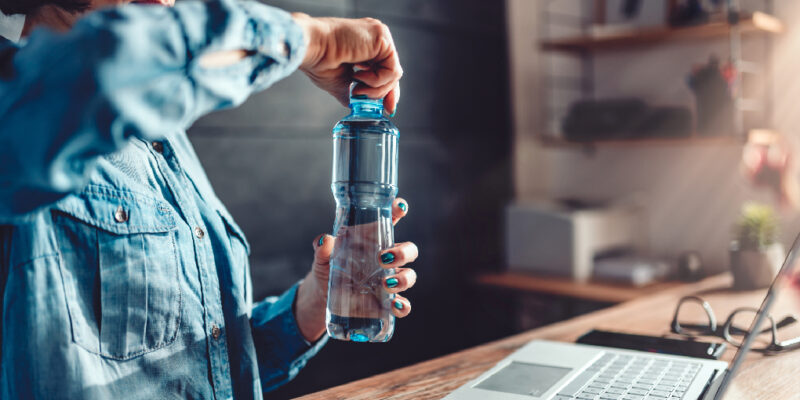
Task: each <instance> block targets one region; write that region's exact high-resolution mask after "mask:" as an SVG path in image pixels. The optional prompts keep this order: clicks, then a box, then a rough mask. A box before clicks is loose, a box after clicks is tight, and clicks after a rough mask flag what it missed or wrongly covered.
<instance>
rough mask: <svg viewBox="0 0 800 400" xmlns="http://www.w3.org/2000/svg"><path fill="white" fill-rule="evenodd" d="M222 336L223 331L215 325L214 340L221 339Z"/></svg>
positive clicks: (212, 332) (212, 331)
mask: <svg viewBox="0 0 800 400" xmlns="http://www.w3.org/2000/svg"><path fill="white" fill-rule="evenodd" d="M220 335H222V330H220V329H219V327H218V326H217V325H216V324H215V325H213V326H212V327H211V336H213V337H214V339H219V337H220Z"/></svg>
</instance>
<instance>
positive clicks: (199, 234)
mask: <svg viewBox="0 0 800 400" xmlns="http://www.w3.org/2000/svg"><path fill="white" fill-rule="evenodd" d="M194 235H195V236H197V238H198V239H202V238H203V236H205V235H206V233H205V232H204V231H203V229H202V228H200V227H199V226H198V227H196V228H194Z"/></svg>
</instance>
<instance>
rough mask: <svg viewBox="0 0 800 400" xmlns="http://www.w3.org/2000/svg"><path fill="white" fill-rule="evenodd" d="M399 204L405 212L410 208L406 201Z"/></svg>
mask: <svg viewBox="0 0 800 400" xmlns="http://www.w3.org/2000/svg"><path fill="white" fill-rule="evenodd" d="M397 206H398V207H400V209H401V210H403V212H406V210H407V209H408V206H407V205H406V203H400V204H398V205H397Z"/></svg>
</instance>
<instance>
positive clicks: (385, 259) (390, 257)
mask: <svg viewBox="0 0 800 400" xmlns="http://www.w3.org/2000/svg"><path fill="white" fill-rule="evenodd" d="M393 261H394V254H392V253H383V254H381V262H382V263H384V264H391V263H392V262H393Z"/></svg>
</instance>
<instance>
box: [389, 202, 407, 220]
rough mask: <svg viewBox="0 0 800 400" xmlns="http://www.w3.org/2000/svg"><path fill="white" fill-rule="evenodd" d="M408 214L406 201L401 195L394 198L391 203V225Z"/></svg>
mask: <svg viewBox="0 0 800 400" xmlns="http://www.w3.org/2000/svg"><path fill="white" fill-rule="evenodd" d="M406 214H408V202H407V201H406V199H404V198H402V197H398V198H396V199H394V202H393V203H392V225H397V221H400V219H401V218H403V217H405V216H406Z"/></svg>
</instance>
